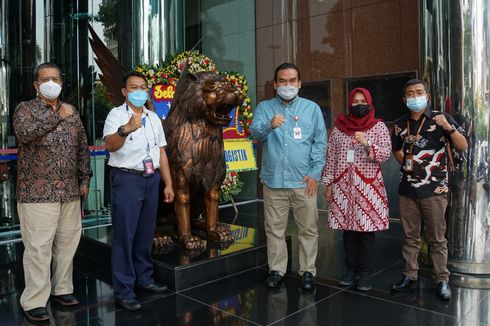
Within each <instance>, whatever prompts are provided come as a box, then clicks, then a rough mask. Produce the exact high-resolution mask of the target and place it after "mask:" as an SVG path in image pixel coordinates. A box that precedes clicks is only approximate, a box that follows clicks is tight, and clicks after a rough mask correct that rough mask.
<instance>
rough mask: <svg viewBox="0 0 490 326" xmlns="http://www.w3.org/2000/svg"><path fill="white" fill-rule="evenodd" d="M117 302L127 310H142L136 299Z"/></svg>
mask: <svg viewBox="0 0 490 326" xmlns="http://www.w3.org/2000/svg"><path fill="white" fill-rule="evenodd" d="M116 302H117V303H118V304H119V305H120V306H121V307H123V308H124V309H126V310H129V311H134V310H139V309H141V304H140V303H139V301H138V300H136V298H132V299H123V300H116Z"/></svg>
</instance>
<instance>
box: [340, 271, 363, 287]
mask: <svg viewBox="0 0 490 326" xmlns="http://www.w3.org/2000/svg"><path fill="white" fill-rule="evenodd" d="M358 279H359V277H358V276H357V273H356V272H355V271H353V270H349V271H347V273H345V274H344V276H342V277H341V278H340V280H339V285H342V286H351V285H352V284H354V282H357V280H358Z"/></svg>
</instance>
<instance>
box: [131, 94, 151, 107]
mask: <svg viewBox="0 0 490 326" xmlns="http://www.w3.org/2000/svg"><path fill="white" fill-rule="evenodd" d="M147 100H148V92H145V91H142V90H138V91H134V92H131V93H128V101H129V102H130V103H131V104H133V105H134V106H135V107H137V108H140V107H142V106H143V105H145V103H146V101H147Z"/></svg>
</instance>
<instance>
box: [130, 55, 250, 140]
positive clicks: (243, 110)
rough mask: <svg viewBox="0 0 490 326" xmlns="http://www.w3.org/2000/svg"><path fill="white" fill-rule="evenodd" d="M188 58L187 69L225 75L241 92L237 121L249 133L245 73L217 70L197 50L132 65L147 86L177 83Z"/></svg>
mask: <svg viewBox="0 0 490 326" xmlns="http://www.w3.org/2000/svg"><path fill="white" fill-rule="evenodd" d="M187 60H189V71H190V72H191V73H197V72H200V71H211V72H216V73H218V74H220V75H222V76H224V77H225V79H227V80H228V81H230V82H231V83H232V84H233V85H235V87H236V88H237V89H238V90H239V91H240V93H242V94H243V96H244V100H243V104H242V105H241V106H240V107H239V108H238V110H237V111H238V112H237V114H238V118H239V123H240V125H241V127H242V130H243V133H245V135H247V136H248V135H250V130H249V129H250V124H251V123H252V117H253V113H252V107H251V106H250V103H251V100H250V96H249V95H248V84H247V79H246V78H245V75H243V74H239V73H236V72H219V71H218V68H217V67H216V65H215V64H214V62H213V60H212V59H211V58H209V57H207V56H205V55H204V54H201V53H199V51H185V52H181V53H178V54H176V55H174V56H170V57H168V58H167V60H165V62H164V63H163V64H161V65H158V64H157V65H154V66H150V65H147V64H141V65H137V66H135V67H134V69H133V70H134V71H137V72H139V73H142V74H143V75H144V76H145V77H146V80H147V82H148V87H152V86H153V85H154V84H160V83H161V84H166V85H174V86H175V85H177V81H178V79H179V76H180V73H181V72H182V69H184V66H185V62H186V61H187Z"/></svg>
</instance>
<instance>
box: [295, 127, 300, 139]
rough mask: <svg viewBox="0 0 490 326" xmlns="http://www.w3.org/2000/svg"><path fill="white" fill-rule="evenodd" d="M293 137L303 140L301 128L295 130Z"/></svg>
mask: <svg viewBox="0 0 490 326" xmlns="http://www.w3.org/2000/svg"><path fill="white" fill-rule="evenodd" d="M293 137H294V139H301V127H294V128H293Z"/></svg>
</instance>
